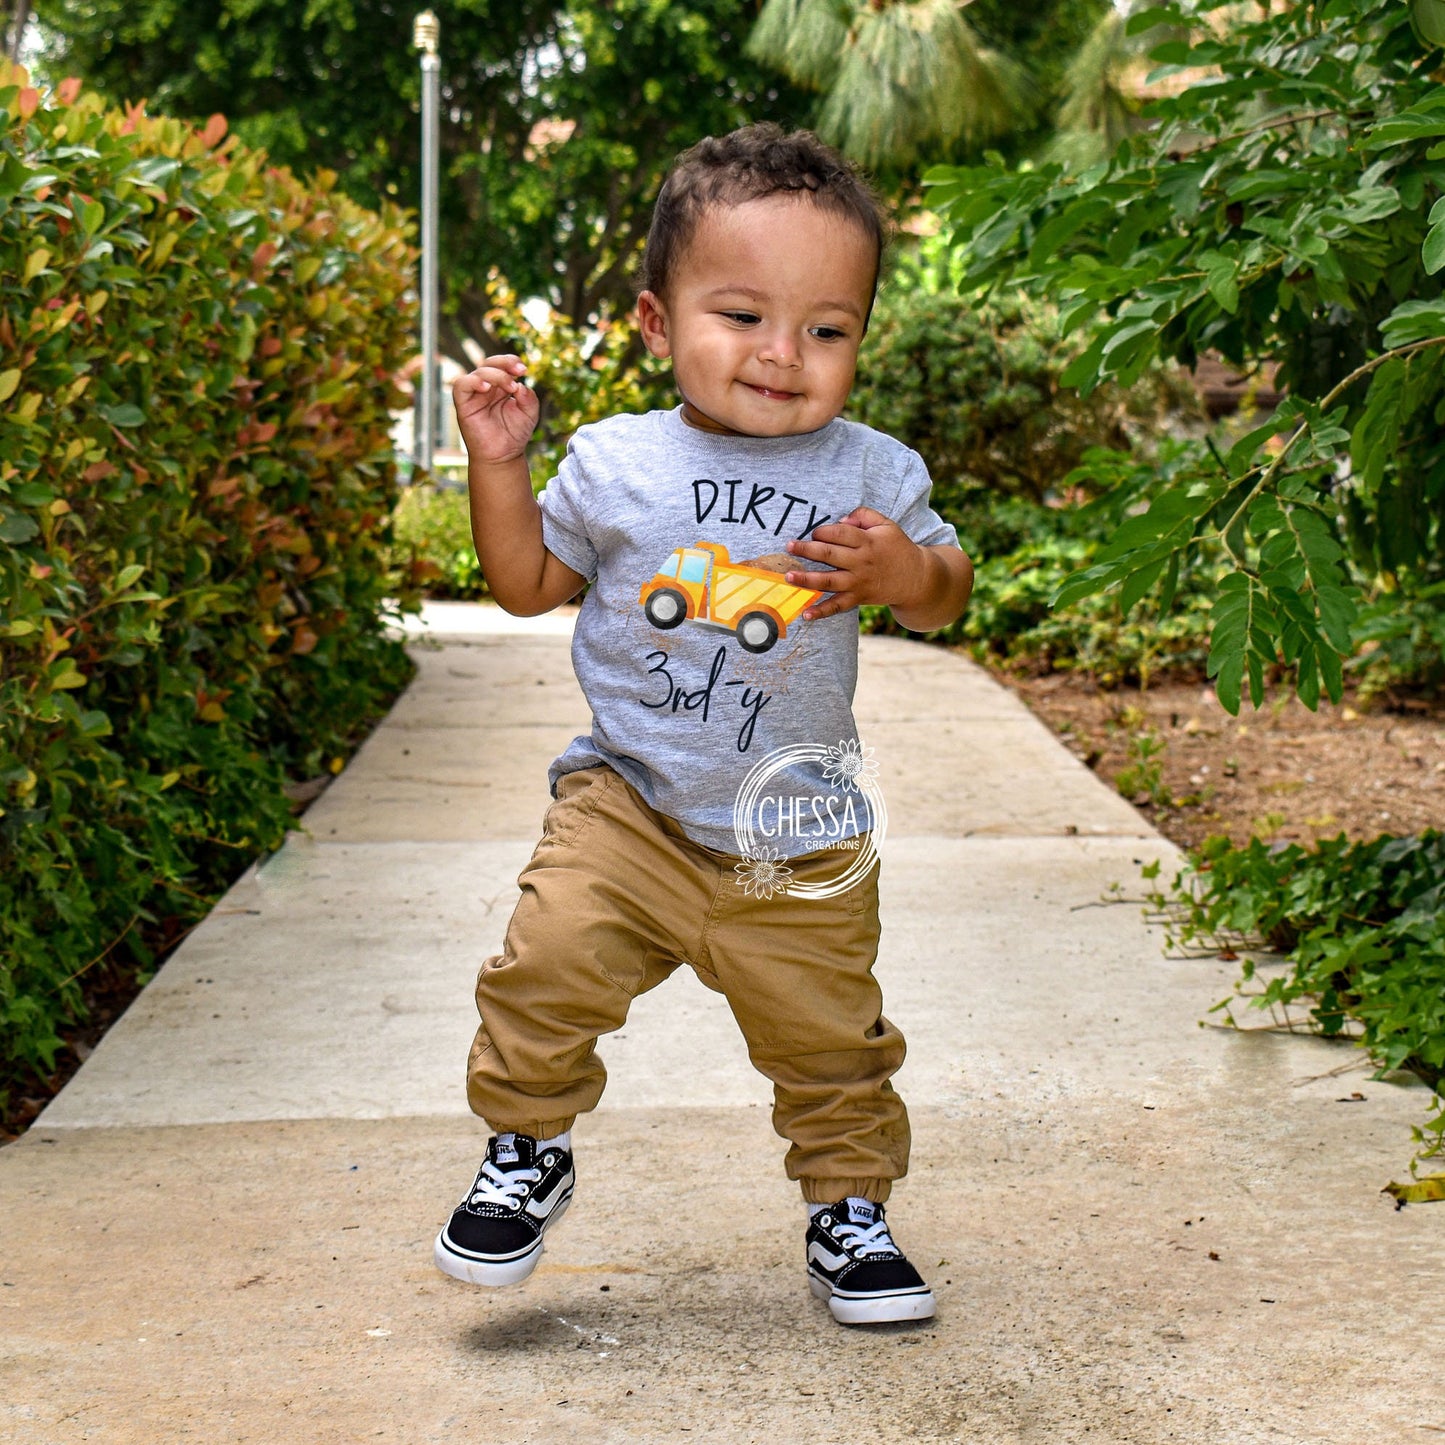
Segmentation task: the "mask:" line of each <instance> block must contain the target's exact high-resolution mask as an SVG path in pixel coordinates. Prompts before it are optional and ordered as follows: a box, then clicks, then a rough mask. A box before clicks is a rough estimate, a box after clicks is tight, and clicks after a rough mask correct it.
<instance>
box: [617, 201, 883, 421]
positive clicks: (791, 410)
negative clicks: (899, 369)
mask: <svg viewBox="0 0 1445 1445" xmlns="http://www.w3.org/2000/svg"><path fill="white" fill-rule="evenodd" d="M877 260H878V258H877V254H876V251H875V248H874V245H873V243H872V242H871V241H870V240H869V238H868V236H867V235H866V234H865V233H864V231H863V230H862V228H861V227H859V226H857V225H855V224H853V223H852V222H851V221H849V220H847V219H846V218H845V217H841V216H835V215H832V214H830V213H829V212H827V211H824V210H823V209H822V208H821V207H819V206H817V205H815V204H814V203H813V202H812V201H810V200H807V199H802V198H795V197H792V196H768V197H766V198H764V199H763V200H759V201H748V202H746V203H745V204H743V205H741V206H714V207H711V208H710V209H709V210H708V211H707V212H705V213H704V215H703V217H702V220H701V221H700V223H699V225H698V228H697V231H696V233H695V234H694V235H693V238H692V240H691V242H690V243H689V245H688V247H687V249H686V251H685V252H684V253H683V255H682V257H681V258H680V259H679V261H678V264H677V267H676V269H675V271H674V273H673V276H672V278H671V280H670V281H669V283H668V287H667V299H666V300H663V299H662V298H661V297H660V296H657V295H656V294H655V293H653V292H651V291H644V292H643V293H642V295H641V296H640V297H639V298H638V316H639V320H640V322H641V326H642V335H643V340H644V341H645V342H646V343H647V347H648V350H649V351H651V352H652V354H653V355H654V356H664V357H668V356H670V357H671V358H672V368H673V373H674V375H675V376H676V379H677V388H678V391H679V392H681V393H682V399H683V416H684V417H685V418H686V419H687V420H688V421H689V422H691V423H692V424H693V425H694V426H697V427H701V428H703V429H704V430H706V431H715V432H722V433H725V434H728V435H732V436H753V437H782V436H797V435H799V434H800V433H802V432H810V431H817V429H818V428H819V427H822V426H826V425H827V424H828V423H829V422H830V421H832V420H833V418H834V417H836V416H838V415H839V414H840V413H841V412H842V410H843V407H844V405H845V404H846V403H847V400H848V392H849V390H850V389H851V387H852V385H853V372H854V369H855V367H856V366H857V362H858V346H859V343H860V342H861V341H862V340H863V325H864V322H865V321H866V319H867V316H868V308H869V306H870V304H871V302H872V299H873V273H874V270H875V268H876V266H877Z"/></svg>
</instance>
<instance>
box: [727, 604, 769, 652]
mask: <svg viewBox="0 0 1445 1445" xmlns="http://www.w3.org/2000/svg"><path fill="white" fill-rule="evenodd" d="M737 634H738V641H739V642H741V643H742V645H743V649H744V650H745V651H747V652H766V651H767V650H768V649H769V648H770V647H771V646H772V645H773V643H775V642H776V641H777V640H778V624H777V623H776V622H774V621H773V619H772V618H771V617H769V616H768V614H767V613H766V612H749V613H748V614H747V616H745V617H743V618H742V619H740V620H739V622H738V625H737Z"/></svg>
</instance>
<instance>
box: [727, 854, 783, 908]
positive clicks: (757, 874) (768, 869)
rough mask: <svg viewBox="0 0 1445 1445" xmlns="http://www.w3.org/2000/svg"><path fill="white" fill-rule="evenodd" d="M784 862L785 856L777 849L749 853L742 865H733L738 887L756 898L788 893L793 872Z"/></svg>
mask: <svg viewBox="0 0 1445 1445" xmlns="http://www.w3.org/2000/svg"><path fill="white" fill-rule="evenodd" d="M782 860H783V855H782V853H781V852H780V851H779V850H778V849H777V848H763V849H761V850H760V851H759V852H758V853H757V854H756V855H754V854H751V853H749V854H748V855H747V856H746V857H745V858H743V860H742V861H741V862H740V863H734V864H733V871H734V872H735V873H736V874H737V875H738V876H737V880H736V881H737V885H738V887H739V888H741V889H742V890H743V892H744V893H746V894H748V895H749V896H750V897H755V898H771V897H772V896H773V894H774V893H786V892H787V891H788V879H790V878H791V877H792V876H793V870H792V869H791V868H789V867H788V865H787V864H786V863H784V862H783V861H782Z"/></svg>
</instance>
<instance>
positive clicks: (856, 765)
mask: <svg viewBox="0 0 1445 1445" xmlns="http://www.w3.org/2000/svg"><path fill="white" fill-rule="evenodd" d="M823 776H824V777H825V778H827V780H828V781H829V782H830V783H836V784H837V785H838V786H839V787H841V788H844V789H846V790H847V791H848V792H851V793H857V792H861V791H862V790H863V787H864V785H865V784H868V783H871V782H873V781H874V780H875V779H876V778H877V776H878V764H877V763H876V762H875V761H874V760H873V749H872V748H865V747H864V746H863V745H862V744H861V743H859V742H858V741H857V740H856V739H854V738H845V739H842V740H840V741H839V743H838V746H837V747H835V748H832V747H830V748H829V749H828V752H827V755H826V756H825V757H824V759H823Z"/></svg>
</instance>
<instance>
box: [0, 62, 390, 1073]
mask: <svg viewBox="0 0 1445 1445" xmlns="http://www.w3.org/2000/svg"><path fill="white" fill-rule="evenodd" d="M224 136H225V121H224V119H223V118H222V117H219V116H216V117H213V118H212V119H211V121H210V122H209V123H208V124H207V125H206V126H205V127H204V128H203V129H201V130H195V129H192V128H190V127H187V126H185V125H182V124H181V123H179V122H175V121H167V120H157V119H152V118H149V117H147V116H145V115H144V112H143V109H142V108H140V107H134V108H131V109H129V110H127V111H125V112H116V111H109V112H108V111H106V110H105V109H104V108H103V107H102V105H101V103H100V101H99V100H98V99H97V98H96V97H94V96H90V95H82V94H81V93H80V85H79V82H78V81H73V80H72V81H66V82H64V83H63V84H62V85H61V86H60V87H58V88H57V90H56V92H55V93H53V94H52V95H50V96H48V97H42V96H41V95H40V94H38V93H37V91H36V90H34V89H32V88H31V87H29V86H28V84H27V83H26V77H25V74H24V72H23V71H19V70H17V69H14V68H11V67H5V66H3V65H0V576H3V586H4V598H5V607H4V612H3V615H0V810H3V811H0V934H3V937H4V940H5V941H4V952H3V955H0V1094H3V1090H4V1087H5V1085H6V1083H7V1082H8V1083H11V1084H13V1083H14V1082H15V1081H16V1080H17V1079H20V1078H23V1077H25V1076H26V1073H27V1072H31V1073H39V1074H42V1075H43V1074H45V1073H46V1072H48V1071H49V1069H50V1068H51V1067H52V1065H53V1063H54V1057H55V1054H56V1052H57V1051H58V1049H59V1047H60V1032H59V1031H60V1030H61V1029H62V1028H63V1027H64V1026H65V1024H66V1022H67V1021H69V1020H73V1019H75V1018H77V1017H79V1016H80V1014H81V1012H82V1010H83V1002H82V991H81V982H82V975H83V974H84V973H85V971H86V969H87V968H90V967H92V966H94V965H96V964H99V963H102V962H105V963H106V964H108V965H117V964H118V965H120V966H123V967H128V968H131V969H133V970H139V971H141V972H142V973H143V972H144V971H145V970H146V969H147V968H148V967H150V966H151V965H152V964H153V962H154V958H155V955H156V951H157V948H158V947H159V946H162V945H163V944H164V943H165V942H166V941H168V940H169V939H170V938H173V937H175V936H177V935H178V934H179V933H181V932H183V931H184V928H185V927H187V926H188V925H189V924H190V923H191V922H193V921H194V920H195V919H196V918H197V917H199V916H201V914H203V913H204V911H205V909H206V907H207V905H208V903H209V902H210V901H211V900H213V899H214V898H215V896H216V895H217V893H218V892H219V891H220V890H221V889H222V888H223V887H224V886H225V884H226V883H227V882H228V881H229V880H230V879H231V878H232V877H234V876H235V874H236V873H237V872H238V871H239V869H240V868H241V867H242V866H244V864H245V863H246V862H247V861H249V860H250V859H251V858H252V857H254V856H255V855H256V854H258V853H260V852H262V851H265V850H268V849H271V848H274V847H276V846H277V845H278V844H279V843H280V842H281V841H282V839H283V838H284V835H285V831H286V828H287V825H288V820H289V818H290V810H289V806H288V802H287V799H286V796H285V793H284V792H283V785H284V783H285V781H286V775H287V773H288V772H290V773H292V774H294V775H298V776H305V775H309V774H314V773H316V772H318V771H319V770H321V769H323V768H330V769H331V770H335V769H337V768H339V767H340V766H341V760H342V758H343V756H344V755H345V753H346V752H347V751H349V749H350V747H352V746H354V744H355V740H356V737H357V736H358V733H359V731H360V730H361V729H363V728H364V727H365V726H366V725H367V724H368V722H369V720H370V719H371V718H372V717H373V716H374V715H375V713H376V712H377V710H378V709H379V708H380V707H382V706H383V705H384V704H385V702H386V701H387V700H388V699H389V698H390V697H391V696H392V695H394V693H395V691H396V690H397V688H399V687H400V686H401V685H402V683H403V682H404V680H405V678H406V677H407V676H408V675H409V667H410V664H409V663H408V661H407V659H406V656H405V653H404V652H403V651H402V649H401V647H400V646H399V644H398V643H396V642H395V641H393V640H390V639H389V638H388V637H387V636H386V634H385V630H384V624H385V617H384V615H383V613H384V609H383V598H384V597H385V596H386V595H387V592H388V590H389V587H394V586H395V584H396V582H397V580H398V579H396V578H391V579H389V578H388V576H387V571H386V559H387V557H388V555H389V553H388V549H389V545H390V536H389V528H390V515H391V511H392V508H393V506H394V504H395V499H396V493H397V486H396V476H395V471H394V466H393V459H392V454H391V443H390V439H389V435H388V433H389V427H390V424H391V418H390V415H389V413H390V410H391V409H392V408H394V407H396V406H398V405H401V404H402V398H401V395H400V392H399V391H398V389H397V387H396V385H395V384H394V382H393V379H392V373H393V370H394V369H395V368H396V367H397V366H398V364H399V363H400V361H401V360H402V359H403V358H404V357H405V356H406V355H407V354H408V351H409V349H410V345H411V343H410V336H411V332H412V321H413V302H412V298H410V297H409V296H408V295H407V291H406V287H407V276H408V271H409V269H410V267H411V265H412V262H413V259H414V252H413V251H412V250H411V249H410V248H409V246H408V243H407V239H406V235H405V232H404V229H403V222H402V217H401V214H400V213H399V212H397V211H391V212H389V213H388V214H386V215H384V216H377V215H373V214H371V213H369V212H366V211H363V210H361V209H360V208H358V207H357V206H355V205H354V204H352V203H351V202H349V201H347V200H346V199H344V198H343V197H342V196H340V195H339V194H337V193H336V192H335V191H334V189H333V187H334V181H335V178H334V177H333V176H331V175H329V174H325V173H323V174H321V175H320V176H318V177H316V178H315V179H314V180H312V181H310V182H308V183H306V184H304V185H303V184H302V183H301V182H299V181H297V180H296V179H295V178H294V177H293V176H291V175H290V174H289V173H288V172H286V171H282V170H277V169H274V168H270V167H268V166H267V165H266V162H265V158H264V155H263V154H262V153H259V152H252V151H247V150H246V149H244V148H243V147H241V146H239V145H238V144H236V143H235V142H234V141H233V140H226V139H224Z"/></svg>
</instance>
